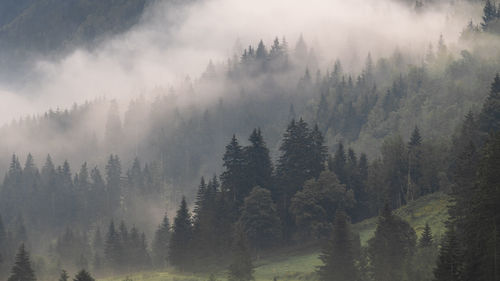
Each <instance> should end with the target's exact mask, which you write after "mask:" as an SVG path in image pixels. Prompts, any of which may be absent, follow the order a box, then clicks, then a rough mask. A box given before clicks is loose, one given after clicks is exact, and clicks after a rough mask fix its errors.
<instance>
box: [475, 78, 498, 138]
mask: <svg viewBox="0 0 500 281" xmlns="http://www.w3.org/2000/svg"><path fill="white" fill-rule="evenodd" d="M479 128H480V129H481V131H483V132H485V133H491V134H494V133H497V132H499V131H500V75H499V74H498V73H497V75H496V76H495V79H494V80H493V83H492V84H491V91H490V94H489V95H488V97H487V98H486V101H485V102H484V104H483V108H482V110H481V113H480V115H479Z"/></svg>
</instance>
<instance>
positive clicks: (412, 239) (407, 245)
mask: <svg viewBox="0 0 500 281" xmlns="http://www.w3.org/2000/svg"><path fill="white" fill-rule="evenodd" d="M416 240H417V239H416V234H415V231H414V230H413V228H411V226H410V225H409V224H408V223H407V222H406V221H404V220H402V219H401V218H399V217H397V216H395V215H393V214H392V212H391V209H390V208H389V205H387V204H386V206H385V207H384V209H383V211H382V213H381V215H380V216H379V218H378V222H377V228H376V230H375V236H374V237H373V238H372V239H370V240H369V241H368V252H369V255H370V260H371V261H372V266H373V277H374V279H375V281H398V280H403V279H404V278H405V274H406V269H407V266H408V258H409V257H411V255H412V254H413V250H414V248H415V244H416Z"/></svg>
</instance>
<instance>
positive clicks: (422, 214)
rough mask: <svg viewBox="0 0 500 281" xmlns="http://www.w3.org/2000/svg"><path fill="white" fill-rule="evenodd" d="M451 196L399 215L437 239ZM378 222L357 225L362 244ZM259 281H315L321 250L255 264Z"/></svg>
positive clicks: (175, 278) (167, 278)
mask: <svg viewBox="0 0 500 281" xmlns="http://www.w3.org/2000/svg"><path fill="white" fill-rule="evenodd" d="M448 204H449V196H447V195H446V194H444V193H441V192H438V193H434V194H431V195H427V196H425V197H422V198H419V199H418V200H416V201H414V202H412V203H410V204H408V205H407V206H405V207H402V208H400V209H398V210H396V211H395V214H397V215H398V216H400V217H402V218H403V219H405V220H406V221H408V222H409V223H410V224H411V225H412V227H413V228H414V229H415V231H416V232H417V235H419V236H420V233H421V232H422V231H423V228H424V226H425V224H426V223H428V224H429V225H430V227H431V229H432V232H433V233H434V235H435V237H440V236H442V235H443V234H444V230H445V228H444V223H445V221H446V219H447V217H448V213H447V206H448ZM376 224H377V218H371V219H367V220H364V221H362V222H360V223H357V224H355V225H353V227H352V229H353V231H355V232H358V233H359V235H360V239H361V243H363V244H366V242H367V241H368V240H369V239H370V238H371V237H372V236H373V233H374V231H375V227H376ZM254 264H255V266H256V267H255V274H254V276H255V280H256V281H261V280H273V278H274V277H279V279H278V280H288V281H298V280H315V275H314V271H315V270H316V267H317V266H319V265H320V264H321V261H320V260H319V250H318V249H315V248H312V247H307V246H302V247H300V246H299V247H297V248H291V249H284V250H280V251H278V252H276V253H275V254H273V255H269V256H266V257H263V258H260V259H257V260H256V261H255V262H254ZM217 277H218V279H219V280H225V272H218V273H217ZM125 278H126V276H121V277H114V278H107V279H102V280H105V281H122V280H125ZM129 278H130V279H132V280H134V281H184V280H185V281H191V280H192V281H195V280H199V281H202V280H207V279H208V276H207V275H196V274H185V273H177V272H175V271H168V272H144V273H136V274H132V275H129Z"/></svg>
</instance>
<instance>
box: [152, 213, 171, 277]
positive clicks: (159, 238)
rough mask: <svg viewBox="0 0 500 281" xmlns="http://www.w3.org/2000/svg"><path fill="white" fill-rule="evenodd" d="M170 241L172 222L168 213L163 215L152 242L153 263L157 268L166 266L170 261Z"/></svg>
mask: <svg viewBox="0 0 500 281" xmlns="http://www.w3.org/2000/svg"><path fill="white" fill-rule="evenodd" d="M169 243H170V222H169V219H168V216H167V214H165V216H163V221H162V223H161V224H160V225H159V226H158V229H157V230H156V233H155V237H154V240H153V244H152V249H153V264H154V265H155V266H156V267H157V268H164V267H165V266H166V265H167V262H168V249H169Z"/></svg>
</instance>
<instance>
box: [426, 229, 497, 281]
mask: <svg viewBox="0 0 500 281" xmlns="http://www.w3.org/2000/svg"><path fill="white" fill-rule="evenodd" d="M460 256H461V252H460V244H459V241H458V239H457V236H456V233H455V231H454V230H453V228H451V229H448V231H447V232H446V235H445V237H444V241H443V243H442V245H441V249H440V251H439V256H438V260H437V265H436V269H434V277H435V280H436V281H455V280H461V276H462V273H461V270H462V259H461V258H460ZM476 277H477V276H476ZM492 280H493V279H492Z"/></svg>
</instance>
